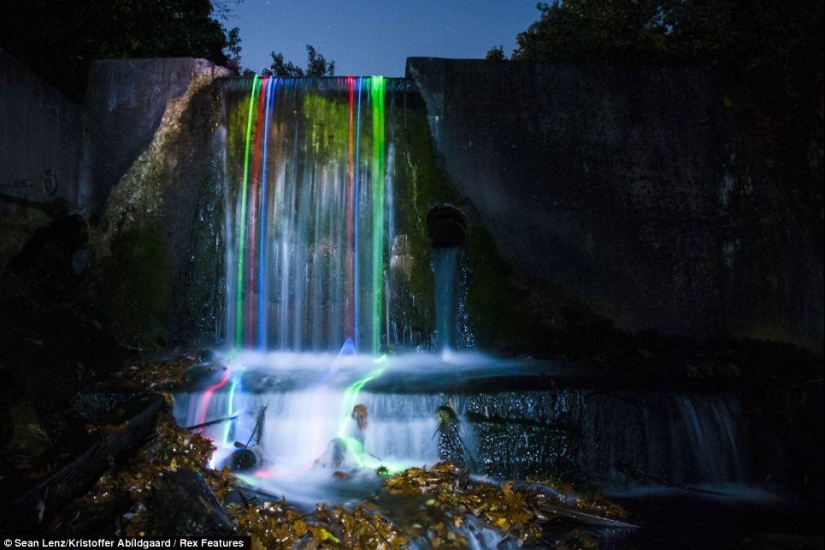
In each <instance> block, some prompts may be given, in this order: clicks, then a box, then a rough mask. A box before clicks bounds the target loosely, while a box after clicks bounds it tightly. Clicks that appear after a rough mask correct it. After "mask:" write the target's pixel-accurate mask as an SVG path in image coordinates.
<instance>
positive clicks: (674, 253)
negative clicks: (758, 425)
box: [407, 58, 824, 349]
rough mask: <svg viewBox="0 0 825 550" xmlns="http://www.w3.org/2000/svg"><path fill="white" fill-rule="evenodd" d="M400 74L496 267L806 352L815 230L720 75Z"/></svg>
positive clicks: (682, 332) (694, 329) (699, 327)
mask: <svg viewBox="0 0 825 550" xmlns="http://www.w3.org/2000/svg"><path fill="white" fill-rule="evenodd" d="M407 76H408V78H411V79H412V80H414V81H415V83H416V85H417V86H418V88H419V90H420V92H421V93H422V95H423V96H424V99H425V100H426V103H427V107H428V113H429V118H430V123H431V127H432V131H433V133H434V136H435V139H436V142H437V146H438V150H439V153H440V154H441V155H442V157H443V162H444V165H445V168H446V170H447V172H448V173H449V176H450V179H451V181H452V184H453V185H454V186H455V187H456V189H457V190H458V192H459V193H461V194H462V195H463V196H464V197H465V198H466V199H467V200H468V201H469V203H471V204H472V207H471V208H470V210H475V218H476V224H478V225H481V226H484V227H486V228H487V229H489V231H490V233H491V234H492V236H493V239H494V241H495V244H496V246H497V249H498V251H499V253H500V254H501V255H502V256H504V257H505V258H506V260H507V261H508V262H510V263H511V264H512V265H515V266H518V267H519V268H520V269H522V270H525V271H526V272H528V273H530V274H531V275H534V276H537V277H539V279H545V280H554V281H557V282H561V284H563V285H565V286H566V287H568V288H570V289H572V290H573V291H574V292H576V293H577V294H578V295H579V296H580V297H581V298H582V299H583V300H584V301H585V302H586V303H587V304H589V306H590V307H592V308H593V309H594V311H596V312H598V313H599V314H601V315H604V316H606V317H607V318H609V319H612V320H613V321H614V322H615V323H616V325H617V326H619V327H620V328H623V329H625V330H629V331H632V332H635V331H643V330H655V331H657V332H660V333H663V334H666V335H674V336H689V337H695V338H699V339H701V340H715V339H724V338H728V337H734V338H736V337H754V338H760V339H767V340H777V341H790V342H794V343H797V344H802V345H806V346H808V347H812V348H817V347H818V348H819V349H821V346H822V343H821V340H822V335H823V302H824V301H823V278H822V264H823V249H822V246H821V230H820V233H819V234H816V232H813V234H812V232H811V231H810V230H808V231H806V230H805V229H804V228H801V227H800V224H799V223H797V220H796V219H795V217H794V214H793V212H792V211H791V210H790V209H789V208H787V205H786V204H784V202H783V200H782V198H781V189H780V188H781V185H782V182H781V181H776V179H772V177H771V176H770V174H769V173H768V171H766V170H765V169H764V164H763V163H762V164H760V163H761V161H762V159H753V158H752V156H751V158H749V157H748V156H747V155H746V151H745V148H744V147H743V145H742V141H743V140H742V138H741V129H740V127H739V122H738V121H737V119H736V118H735V116H734V115H733V113H732V112H731V111H732V110H731V109H730V108H729V107H730V105H729V99H727V98H726V95H725V88H724V85H725V83H724V78H723V77H722V76H721V75H720V74H718V73H716V72H713V71H709V70H705V69H701V68H690V67H670V68H668V67H665V68H625V67H606V66H601V65H598V66H597V65H586V64H560V63H547V64H541V63H526V62H525V63H522V62H484V61H474V60H447V59H429V58H411V59H409V60H408V62H407Z"/></svg>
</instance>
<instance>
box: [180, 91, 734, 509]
mask: <svg viewBox="0 0 825 550" xmlns="http://www.w3.org/2000/svg"><path fill="white" fill-rule="evenodd" d="M404 86H405V84H403V82H401V81H395V80H387V79H384V78H382V77H365V78H351V77H348V78H327V79H281V78H272V77H264V78H258V77H255V78H254V79H235V80H230V81H227V82H226V84H225V86H224V89H223V93H224V100H225V132H222V133H224V134H225V136H226V155H225V166H226V186H225V188H226V212H227V217H226V221H225V234H226V243H227V245H226V266H227V272H226V276H225V279H226V281H227V290H226V302H227V304H226V333H225V341H226V344H227V347H228V348H230V350H229V351H227V352H226V353H224V354H223V355H221V359H220V361H219V362H218V363H217V364H218V365H219V366H220V368H219V369H215V368H214V366H213V367H212V368H211V370H210V369H206V371H205V372H204V373H203V376H202V378H201V383H202V384H203V385H202V386H200V387H197V388H193V389H190V390H189V391H187V392H182V393H180V394H179V395H178V399H177V400H176V416H177V418H178V419H179V422H180V423H181V424H182V425H186V426H196V425H202V424H209V423H210V422H214V423H213V424H210V425H208V426H204V427H202V428H200V430H201V432H202V433H204V434H205V435H207V436H208V437H210V438H211V439H212V440H213V441H214V442H215V443H216V445H217V446H218V447H219V449H218V451H217V452H216V453H215V455H214V457H213V463H214V464H213V465H214V466H221V465H223V464H230V465H233V467H234V466H236V464H234V463H232V460H233V458H232V457H234V456H235V453H237V452H238V449H239V448H241V449H244V450H249V451H250V452H251V450H252V449H254V450H255V451H254V452H255V456H254V459H253V463H254V464H255V465H256V469H254V470H251V472H252V473H249V475H250V476H251V477H250V478H249V479H250V481H251V482H253V483H255V484H257V485H259V486H262V487H264V488H267V489H269V490H270V491H273V492H277V493H283V494H288V495H289V496H290V497H291V498H292V499H293V500H295V499H297V500H300V499H301V498H302V497H303V498H304V499H306V501H307V502H310V501H313V500H315V501H319V500H326V499H328V498H336V497H331V496H330V492H329V484H330V483H331V476H330V472H331V470H332V471H336V470H339V469H348V470H349V471H353V470H358V469H364V470H365V471H370V472H371V471H373V470H375V468H377V467H378V466H383V467H384V468H385V469H387V470H388V471H394V470H396V469H400V468H403V467H407V466H412V465H416V466H421V465H422V464H427V463H430V464H432V463H434V462H436V461H437V460H438V459H439V455H440V454H443V450H444V449H443V448H441V446H440V443H439V438H438V437H435V435H436V432H437V430H438V428H439V420H438V417H437V415H436V413H437V411H440V410H443V409H444V407H445V406H447V405H449V407H450V410H452V411H454V414H456V415H457V417H456V418H457V419H458V421H459V424H460V437H459V439H460V443H461V446H462V449H461V450H460V452H461V453H463V454H465V458H466V461H467V464H468V465H473V466H474V467H476V468H477V469H478V470H481V471H483V472H485V473H490V474H493V475H497V476H502V477H510V476H519V477H521V476H524V475H544V474H548V473H557V474H563V475H566V474H570V473H575V474H583V475H584V476H585V477H590V478H591V479H602V480H604V479H606V480H608V481H612V480H613V479H614V478H615V477H616V473H615V470H614V463H615V461H616V460H618V459H626V460H629V461H632V462H633V463H634V464H639V465H640V466H643V467H647V468H650V469H651V470H653V469H657V471H658V469H664V468H665V467H666V464H667V463H668V460H670V461H671V462H675V461H674V460H673V455H674V454H675V453H681V454H682V456H683V457H684V456H688V455H690V457H691V458H690V460H689V461H688V462H687V463H689V464H691V465H692V466H691V468H692V470H691V471H689V472H684V475H683V473H682V472H681V471H676V470H667V475H675V478H676V479H677V480H682V479H684V480H686V481H690V482H693V481H703V480H709V481H723V480H725V479H728V480H736V479H738V478H739V477H740V476H741V472H740V471H739V470H738V469H737V468H738V464H739V462H738V461H739V457H738V456H736V454H735V453H737V452H738V451H739V449H741V447H742V445H741V442H740V441H739V439H738V438H739V436H738V435H736V434H737V432H738V430H739V429H740V426H739V424H740V423H741V422H739V421H738V420H736V405H735V402H734V401H731V400H730V399H728V398H726V399H725V400H723V401H722V402H721V404H720V405H717V404H714V403H715V402H714V401H713V399H707V400H705V399H698V400H697V399H695V398H690V397H685V398H678V399H676V400H675V401H667V403H669V404H668V405H667V406H665V405H661V404H660V403H659V401H656V400H653V401H651V400H650V399H646V398H635V400H636V401H635V402H636V404H637V405H638V406H637V407H636V408H635V409H634V410H638V411H641V412H640V414H641V415H642V417H640V418H638V419H635V420H634V426H636V428H638V429H636V428H634V429H636V431H634V432H632V433H633V434H635V435H634V436H633V437H632V438H626V437H624V435H623V434H627V433H631V432H630V431H628V430H626V429H623V428H622V426H620V425H619V426H614V424H615V423H616V422H618V421H619V419H621V418H623V415H622V414H618V413H616V411H613V412H611V413H606V412H605V411H606V410H608V409H610V407H613V406H614V405H615V403H616V402H617V401H616V400H615V399H613V398H612V397H610V396H607V397H604V398H603V397H598V395H599V394H593V393H592V392H587V391H585V390H581V389H571V390H569V391H568V390H565V391H561V390H560V389H559V388H558V387H556V386H555V385H554V384H555V382H553V383H552V384H550V385H548V386H547V387H546V388H544V390H543V392H542V393H541V398H540V399H539V401H540V402H541V403H542V405H541V406H537V408H533V409H530V410H522V409H523V408H524V407H525V406H526V405H528V404H529V403H531V402H532V400H533V397H531V395H532V394H529V393H526V392H524V390H523V388H522V390H520V391H504V390H508V389H510V388H513V387H515V386H518V385H519V380H523V381H525V383H526V384H527V387H528V388H529V389H530V390H536V389H538V388H536V387H535V384H536V380H539V381H541V380H544V381H547V380H551V378H548V377H557V376H558V377H560V378H555V379H558V380H560V379H562V378H564V377H569V376H572V375H571V372H572V370H575V369H572V370H571V369H570V368H568V367H563V366H560V365H552V364H547V363H541V364H539V363H536V362H524V361H521V362H520V361H511V362H504V361H499V360H493V359H491V358H489V357H485V356H483V355H480V354H467V353H459V352H455V351H454V350H455V349H456V348H458V349H465V348H467V347H468V343H470V342H471V341H472V334H471V332H470V331H469V329H468V324H467V323H466V320H467V319H466V316H467V314H466V305H465V304H464V303H463V300H464V298H463V297H466V293H467V288H466V280H467V278H468V273H467V269H468V268H467V262H466V258H465V257H464V253H463V249H462V248H461V246H462V245H463V240H464V239H466V228H465V227H464V226H463V225H462V224H461V223H457V222H456V220H457V219H458V218H456V217H455V216H456V215H454V214H453V213H451V212H450V211H449V210H450V209H449V208H447V209H444V208H442V209H441V210H439V211H438V216H432V219H431V220H430V222H431V224H432V222H433V221H434V222H438V223H440V224H441V225H438V223H436V224H435V228H436V229H437V230H438V231H436V232H435V234H436V235H437V236H438V238H439V239H442V240H446V241H449V242H450V243H452V244H449V245H440V246H436V247H435V248H434V249H433V251H432V264H431V265H432V267H433V271H434V275H435V279H436V282H435V296H434V297H432V299H434V305H435V310H436V317H437V326H436V331H435V334H436V346H435V347H436V349H438V350H440V351H450V353H441V354H427V353H423V354H422V353H419V354H414V353H410V354H406V355H405V354H403V353H401V354H398V355H391V356H385V355H381V352H382V351H383V350H384V349H385V348H390V347H393V345H397V343H398V342H401V341H402V340H408V341H410V342H411V343H412V342H413V338H407V337H406V335H402V336H403V337H401V338H399V336H398V334H393V332H394V331H395V332H396V333H397V332H398V327H399V326H403V322H402V321H400V320H397V319H393V318H391V308H390V304H389V300H390V296H393V289H392V285H393V284H394V281H392V280H391V279H390V278H391V274H392V273H394V272H398V273H401V272H402V271H403V269H402V268H403V267H404V265H403V263H404V262H408V261H410V260H409V253H408V249H409V246H408V241H407V239H408V237H407V236H406V235H400V234H397V233H396V230H395V227H394V219H395V212H394V206H395V203H394V192H395V189H394V187H395V184H394V181H393V166H394V160H393V156H394V151H395V148H394V143H393V139H392V137H393V135H394V132H393V125H394V124H395V121H394V116H393V113H394V111H395V103H394V99H395V98H397V97H398V96H399V94H401V95H403V94H404V93H406V91H405V88H404ZM450 208H451V207H450ZM445 212H446V213H445ZM431 229H432V228H431ZM452 230H455V231H452ZM446 237H450V238H446ZM456 245H457V246H458V247H456ZM537 376H541V377H543V378H537ZM519 377H521V378H519ZM485 381H486V382H485ZM618 403H619V405H618V406H619V408H621V399H620V400H619V401H618ZM651 406H653V407H665V408H666V409H667V411H670V412H671V413H673V414H669V415H656V417H657V419H658V420H657V422H658V423H657V422H650V419H646V417H645V416H644V411H647V410H648V409H650V407H651ZM720 407H721V408H720ZM514 411H520V412H518V414H515V413H514ZM626 416H627V415H624V417H626ZM709 418H710V419H711V420H708V419H709ZM719 418H722V419H723V420H713V419H719ZM725 418H731V419H734V420H730V421H729V420H724V419H725ZM608 420H609V422H608ZM611 422H613V424H611ZM668 422H670V425H671V426H673V427H672V428H668V427H667V426H668ZM663 426H664V427H663ZM639 430H641V431H639ZM636 432H638V433H636ZM708 438H712V440H713V441H718V442H719V443H718V444H715V443H714V444H710V445H709V444H708V440H709V439H708ZM628 442H629V443H628ZM645 449H648V450H647V451H645ZM640 452H641V453H645V452H646V453H647V454H633V453H640ZM731 453H734V454H733V456H729V455H731ZM717 455H720V456H721V455H725V457H724V458H722V459H720V458H718V457H717ZM711 456H713V458H710V457H711ZM571 464H574V466H571ZM718 464H723V465H724V466H723V467H722V469H723V470H725V471H724V472H720V471H719V468H717V469H714V465H718ZM667 467H669V466H667ZM241 469H243V468H241ZM372 478H375V476H372ZM338 481H339V482H340V480H338ZM337 491H338V494H339V497H340V487H339V489H338V490H337Z"/></svg>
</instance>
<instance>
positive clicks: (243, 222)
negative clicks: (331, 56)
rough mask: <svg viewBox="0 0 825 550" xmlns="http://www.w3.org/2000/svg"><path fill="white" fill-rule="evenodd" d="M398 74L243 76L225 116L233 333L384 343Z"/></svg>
mask: <svg viewBox="0 0 825 550" xmlns="http://www.w3.org/2000/svg"><path fill="white" fill-rule="evenodd" d="M394 83H395V81H387V80H385V79H384V78H383V77H366V78H352V77H348V78H328V79H280V78H272V77H264V78H258V77H255V78H254V79H237V80H233V81H230V82H228V83H227V84H226V86H225V88H224V98H225V103H226V108H225V112H226V126H227V130H228V131H227V155H226V175H227V185H226V190H227V197H226V204H227V206H226V211H227V224H226V232H227V239H226V241H227V247H226V248H227V261H226V265H227V269H228V273H227V277H226V280H227V283H228V286H229V288H227V293H226V296H227V297H228V299H229V300H230V301H231V303H230V304H228V307H227V308H226V312H227V319H226V326H227V327H229V333H228V334H226V341H227V342H228V343H232V344H234V346H236V347H247V348H257V349H281V350H292V351H329V350H335V349H337V348H339V347H340V346H341V345H342V343H343V342H344V341H345V340H346V339H351V340H352V341H353V342H354V344H355V346H356V348H357V349H358V350H359V351H360V352H362V353H364V352H366V353H377V352H378V350H379V348H380V347H381V343H382V330H384V329H383V328H382V327H383V325H385V324H386V323H385V319H384V317H385V316H384V312H385V311H386V310H388V307H387V300H388V293H387V292H386V285H385V280H384V273H385V272H386V271H387V261H388V257H389V253H388V250H387V240H386V239H385V235H386V234H388V233H389V234H392V229H391V227H389V226H390V225H391V223H390V222H391V220H392V219H393V216H392V211H391V206H392V201H391V199H390V198H388V197H387V194H386V190H387V189H392V181H391V180H392V174H391V173H389V172H388V171H387V167H388V166H390V167H392V166H393V162H392V155H393V151H394V148H393V147H392V119H391V118H390V119H389V120H388V118H387V116H386V114H385V111H386V110H387V109H388V108H391V101H390V105H389V106H388V104H387V101H388V98H389V99H390V100H391V98H392V97H393V95H392V94H393V93H394V87H393V86H394V85H395V84H394Z"/></svg>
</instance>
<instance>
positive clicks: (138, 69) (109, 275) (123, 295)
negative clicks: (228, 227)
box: [87, 58, 230, 345]
mask: <svg viewBox="0 0 825 550" xmlns="http://www.w3.org/2000/svg"><path fill="white" fill-rule="evenodd" d="M229 74H230V73H229V71H227V70H226V69H223V68H221V67H217V66H215V65H213V64H212V63H210V62H208V61H204V60H197V59H190V58H180V59H143V60H120V61H99V62H95V63H93V64H92V68H91V76H90V81H89V93H88V96H87V107H88V109H89V111H90V112H91V113H93V115H94V120H95V121H96V122H97V126H96V127H97V132H98V133H97V136H96V140H97V143H99V149H100V151H101V156H100V157H99V162H98V163H97V165H96V168H97V170H96V173H95V174H96V176H95V182H96V184H95V189H96V193H95V196H96V200H97V201H98V202H97V204H98V205H100V208H103V205H105V211H103V212H104V213H103V219H104V222H105V223H104V224H103V226H104V227H105V233H104V242H103V245H102V246H101V251H100V252H101V253H103V254H109V253H110V255H107V256H106V257H105V258H104V260H103V262H102V263H101V266H102V271H103V277H102V280H103V281H104V283H105V285H107V288H106V289H104V293H103V294H104V295H103V296H102V298H103V301H104V306H103V309H104V311H105V312H106V315H105V317H106V318H107V320H108V321H109V323H110V328H111V330H113V332H114V334H115V335H116V336H118V337H120V338H122V339H124V340H125V341H132V342H134V343H136V344H141V345H158V344H160V345H165V344H168V343H169V342H170V341H172V342H192V341H202V340H203V339H206V340H209V339H212V340H213V341H214V339H215V337H216V336H215V332H216V326H215V325H216V323H217V320H216V319H217V313H216V312H217V309H218V308H219V307H220V304H219V301H220V299H219V294H220V292H221V291H222V282H221V281H222V274H223V270H222V267H221V266H222V262H223V253H222V244H221V231H222V224H221V220H222V215H223V214H222V204H223V182H222V178H223V173H222V169H221V164H220V162H219V161H218V159H219V158H220V153H219V151H218V149H216V148H220V147H221V146H222V142H221V141H220V139H217V140H216V135H215V131H216V129H217V128H218V122H219V120H220V102H219V100H218V91H217V88H216V87H214V86H212V83H213V82H214V80H215V79H216V78H218V77H223V76H228V75H229ZM210 335H211V336H210Z"/></svg>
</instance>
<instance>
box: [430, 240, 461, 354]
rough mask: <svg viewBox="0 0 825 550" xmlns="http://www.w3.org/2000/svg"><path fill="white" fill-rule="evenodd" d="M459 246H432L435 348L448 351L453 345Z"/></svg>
mask: <svg viewBox="0 0 825 550" xmlns="http://www.w3.org/2000/svg"><path fill="white" fill-rule="evenodd" d="M460 252H461V250H460V249H459V248H454V247H453V248H434V249H433V252H432V258H433V272H434V275H435V318H436V346H435V347H436V349H437V350H440V351H449V350H452V349H453V348H454V347H455V340H454V333H455V331H454V325H455V319H456V305H457V302H456V296H457V294H458V256H459V253H460Z"/></svg>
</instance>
